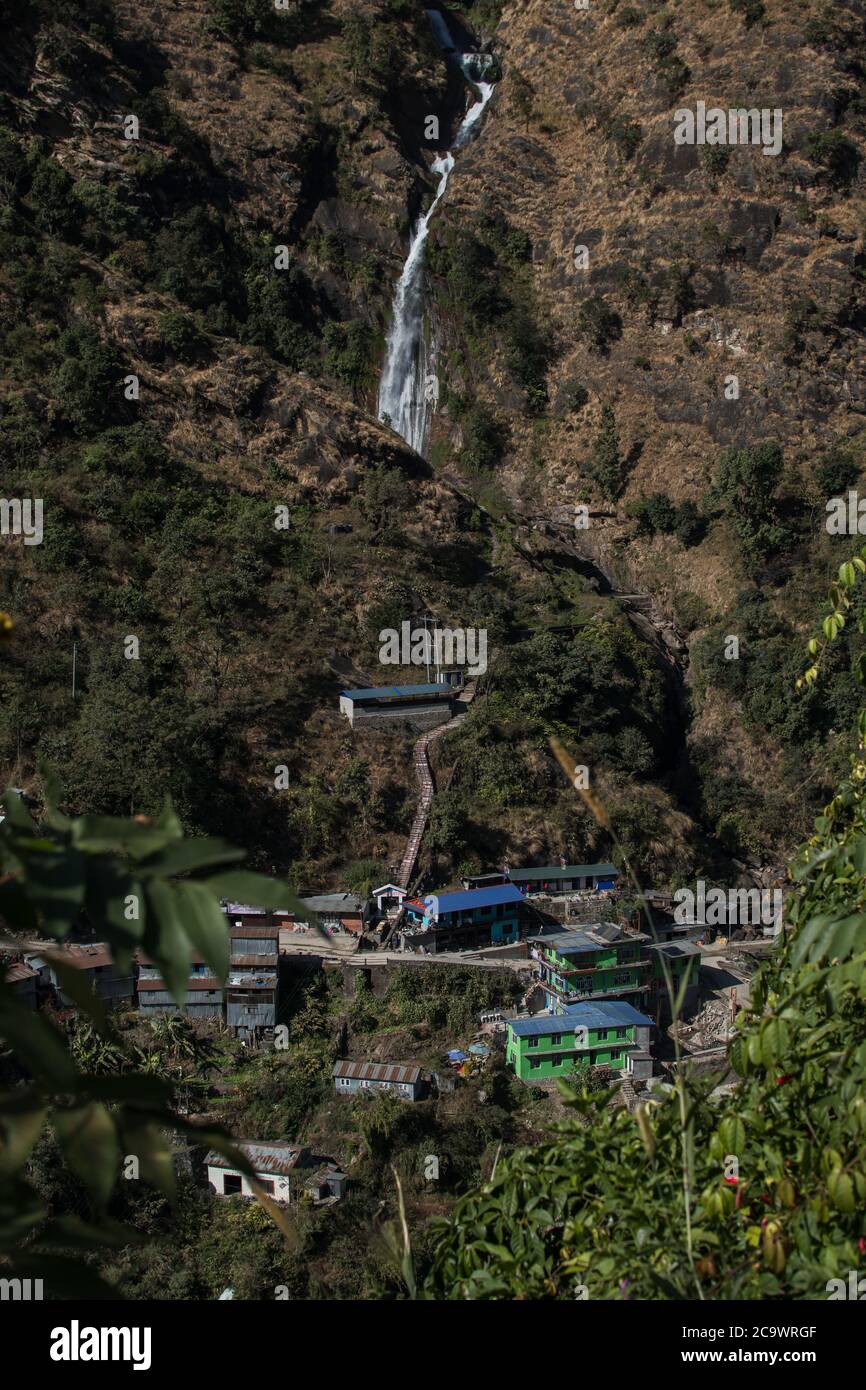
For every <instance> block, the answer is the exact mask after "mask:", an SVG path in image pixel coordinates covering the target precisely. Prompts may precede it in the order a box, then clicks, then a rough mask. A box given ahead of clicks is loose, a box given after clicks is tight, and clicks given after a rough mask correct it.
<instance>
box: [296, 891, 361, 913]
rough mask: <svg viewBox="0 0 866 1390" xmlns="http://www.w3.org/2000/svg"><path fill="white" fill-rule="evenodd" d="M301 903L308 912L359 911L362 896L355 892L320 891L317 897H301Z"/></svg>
mask: <svg viewBox="0 0 866 1390" xmlns="http://www.w3.org/2000/svg"><path fill="white" fill-rule="evenodd" d="M300 902H301V905H302V906H303V907H305V908H306V909H307V911H308V912H346V913H356V912H360V911H361V909H362V908H363V906H364V900H363V898H359V897H358V896H357V894H356V893H321V894H319V895H318V897H313V898H301V899H300Z"/></svg>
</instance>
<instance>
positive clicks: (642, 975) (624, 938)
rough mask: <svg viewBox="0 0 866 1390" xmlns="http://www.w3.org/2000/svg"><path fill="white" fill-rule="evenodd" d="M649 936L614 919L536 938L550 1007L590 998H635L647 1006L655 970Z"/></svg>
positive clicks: (533, 940)
mask: <svg viewBox="0 0 866 1390" xmlns="http://www.w3.org/2000/svg"><path fill="white" fill-rule="evenodd" d="M646 940H647V938H646V937H645V936H641V935H639V934H635V933H632V932H626V931H624V930H623V929H622V927H618V926H615V925H613V924H612V923H610V922H599V923H596V924H594V925H591V926H585V927H581V928H580V930H578V931H563V932H561V933H555V934H553V935H543V936H535V937H530V938H529V945H530V954H531V956H532V957H533V959H534V960H536V961H537V962H538V967H539V972H540V984H541V988H542V990H543V993H544V997H545V1001H546V1004H545V1007H546V1008H548V1009H551V1010H557V1009H563V1008H567V1007H568V1005H569V1004H576V1003H579V1002H580V1001H581V1000H584V999H627V998H629V999H631V1001H632V1002H633V1003H634V1004H635V1005H637V1007H639V1008H645V1007H646V1004H647V1000H648V998H649V983H648V981H649V976H650V973H651V962H650V961H649V960H648V959H646V957H645V956H644V954H643V952H642V950H641V947H642V945H643V943H644V942H645V941H646Z"/></svg>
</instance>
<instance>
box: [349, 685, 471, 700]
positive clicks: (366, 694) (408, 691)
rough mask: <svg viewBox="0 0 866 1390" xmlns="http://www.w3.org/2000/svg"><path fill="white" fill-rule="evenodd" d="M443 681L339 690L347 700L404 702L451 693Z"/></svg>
mask: <svg viewBox="0 0 866 1390" xmlns="http://www.w3.org/2000/svg"><path fill="white" fill-rule="evenodd" d="M451 688H452V687H451V686H450V685H447V684H446V683H445V682H444V681H439V682H438V683H437V682H435V681H434V682H433V683H432V684H431V685H373V686H370V687H369V689H367V690H341V691H340V695H341V696H345V698H346V699H347V700H405V699H412V697H413V696H415V695H442V694H446V693H449V692H450V691H451Z"/></svg>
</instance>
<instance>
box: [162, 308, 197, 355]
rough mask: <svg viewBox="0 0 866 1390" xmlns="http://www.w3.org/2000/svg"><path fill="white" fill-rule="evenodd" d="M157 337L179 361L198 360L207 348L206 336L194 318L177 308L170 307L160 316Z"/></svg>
mask: <svg viewBox="0 0 866 1390" xmlns="http://www.w3.org/2000/svg"><path fill="white" fill-rule="evenodd" d="M159 337H160V342H161V343H162V345H163V347H164V348H167V349H168V351H169V352H170V353H171V355H172V356H173V357H176V358H177V360H178V361H179V362H186V363H194V362H199V361H200V360H201V359H202V357H203V356H204V353H205V351H206V349H207V338H206V337H205V335H204V334H203V333H202V331H201V329H200V328H199V326H198V324H197V323H196V321H195V319H193V318H190V316H189V314H184V313H182V312H181V311H180V310H179V309H170V310H169V312H168V313H167V314H162V315H161V316H160V319H159Z"/></svg>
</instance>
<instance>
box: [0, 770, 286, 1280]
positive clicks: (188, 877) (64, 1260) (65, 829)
mask: <svg viewBox="0 0 866 1390" xmlns="http://www.w3.org/2000/svg"><path fill="white" fill-rule="evenodd" d="M43 781H44V786H45V802H46V806H47V810H46V814H45V817H44V822H43V823H40V824H37V823H36V822H35V821H34V820H33V818H32V817H31V814H30V812H29V811H28V809H27V807H26V805H25V803H24V800H23V798H22V796H21V795H20V794H19V793H17V792H15V791H7V792H6V794H5V795H4V796H3V798H2V804H3V806H4V807H5V812H6V814H5V817H4V819H3V820H2V823H0V923H2V924H3V926H4V927H5V931H6V942H5V944H6V945H7V946H12V947H13V948H14V947H16V946H20V947H22V948H24V947H25V945H26V944H27V943H28V942H29V941H33V940H38V941H39V942H40V943H44V941H45V938H46V937H47V938H50V939H51V940H53V941H55V942H57V943H58V944H59V943H61V942H63V940H64V939H65V938H67V937H68V936H69V934H70V932H71V931H72V928H73V927H74V926H75V925H76V924H77V923H78V922H79V921H81V920H82V919H86V920H87V921H88V922H89V923H90V924H91V925H92V926H93V927H94V928H95V929H96V930H97V931H98V933H99V934H100V936H101V937H102V938H103V939H104V940H105V942H106V943H107V946H108V948H109V950H110V952H111V955H112V958H113V960H114V961H115V963H116V964H117V965H118V966H120V967H121V968H123V969H128V968H129V967H130V965H131V963H132V959H133V954H134V953H135V952H136V951H137V950H141V951H143V952H144V953H145V954H146V955H147V956H148V957H149V958H150V959H151V960H153V961H154V962H155V963H156V965H157V966H158V967H159V969H160V971H161V972H162V975H163V978H164V979H165V982H166V985H167V987H168V989H169V990H170V991H171V994H172V995H173V997H174V998H175V999H176V1000H178V1001H180V1000H181V999H182V998H183V996H184V994H185V991H186V983H187V978H188V975H189V967H190V959H191V953H192V952H193V951H195V952H198V953H200V954H201V955H202V956H203V957H204V959H205V960H206V961H207V963H208V965H209V966H210V968H211V970H212V971H213V972H214V974H215V975H216V976H217V977H218V978H219V979H220V980H225V978H226V975H227V973H228V966H229V939H228V930H227V926H226V919H225V916H224V914H223V912H222V910H221V906H220V902H221V899H225V898H233V899H235V900H240V901H245V902H254V903H256V904H258V905H261V906H263V907H267V908H292V907H295V906H296V905H297V904H296V899H295V897H294V895H293V893H292V892H291V890H290V889H289V888H288V887H285V886H283V885H281V884H278V883H276V882H274V881H273V880H271V879H269V878H266V877H264V876H263V875H260V874H255V873H250V872H248V871H245V870H243V869H238V868H236V867H233V866H234V865H236V863H237V861H238V860H240V859H242V858H243V851H241V850H236V849H234V848H233V847H232V846H231V845H229V844H227V843H226V842H225V841H223V840H219V839H186V838H184V835H183V830H182V828H181V825H180V822H179V821H178V818H177V816H176V815H175V813H174V811H173V810H172V807H171V805H170V804H168V803H167V804H166V806H165V808H164V810H163V812H162V814H161V815H160V816H159V818H158V819H155V820H151V819H148V818H146V817H136V818H134V819H130V820H126V819H120V818H115V817H94V816H86V815H85V816H79V817H77V818H74V819H70V818H68V817H67V816H65V815H63V814H62V812H61V811H60V810H59V804H60V799H61V798H60V790H59V787H58V785H57V783H56V781H55V779H54V778H53V777H52V776H51V775H50V774H48V773H46V772H45V770H44V769H43ZM43 949H44V948H43ZM49 954H50V958H51V963H52V966H53V968H54V969H55V970H56V971H57V973H58V977H59V978H60V981H61V984H62V988H63V990H64V992H65V993H66V994H68V996H69V997H70V998H71V999H73V1001H74V1003H75V1006H76V1008H77V1009H78V1011H79V1015H80V1016H81V1017H82V1018H83V1019H84V1020H85V1021H86V1023H87V1025H89V1028H90V1029H91V1030H92V1032H93V1033H94V1034H95V1035H97V1036H98V1037H99V1038H101V1039H103V1040H104V1041H105V1042H106V1044H107V1045H109V1044H110V1042H111V1039H112V1036H113V1033H112V1029H111V1024H110V1020H109V1019H108V1018H107V1016H106V1014H105V1010H104V1008H103V1006H102V1003H101V1001H100V1000H99V999H98V998H97V997H96V995H95V994H94V993H93V992H92V991H91V990H90V988H89V986H88V985H87V983H86V981H85V978H84V976H83V975H82V973H81V972H80V971H78V970H76V969H75V968H74V967H72V966H71V965H70V964H69V963H68V962H67V961H65V960H64V958H63V953H62V951H60V950H58V951H54V952H49ZM0 1039H2V1041H3V1042H4V1043H5V1045H6V1051H5V1052H3V1053H0V1069H2V1072H0V1074H2V1078H3V1081H4V1083H5V1084H4V1088H3V1090H2V1091H0V1268H2V1270H3V1273H4V1277H21V1278H28V1277H30V1278H41V1279H43V1280H44V1282H45V1285H46V1288H47V1289H48V1290H49V1291H50V1295H51V1296H60V1297H63V1296H67V1295H74V1296H77V1297H81V1296H89V1297H115V1296H116V1294H115V1292H114V1290H113V1289H112V1287H111V1286H110V1285H108V1284H107V1283H106V1282H105V1281H104V1280H103V1279H101V1278H100V1276H99V1275H98V1274H97V1273H96V1272H95V1271H94V1270H93V1269H92V1268H91V1267H90V1265H89V1263H88V1260H87V1258H86V1255H87V1252H90V1251H98V1250H99V1249H100V1248H102V1247H106V1246H122V1245H129V1244H133V1243H135V1242H136V1241H138V1240H139V1239H140V1237H139V1236H138V1234H137V1233H136V1232H135V1231H134V1230H131V1229H129V1228H127V1227H124V1226H122V1225H119V1224H118V1223H117V1222H115V1221H113V1220H112V1219H111V1218H110V1216H109V1215H108V1214H107V1209H108V1206H109V1202H110V1199H111V1196H112V1192H113V1190H114V1187H115V1184H116V1183H117V1181H118V1179H119V1177H120V1173H121V1167H122V1163H123V1161H124V1159H125V1158H126V1157H128V1156H130V1155H134V1156H135V1157H136V1158H137V1160H138V1169H139V1173H140V1176H141V1177H142V1178H143V1179H144V1180H145V1181H146V1182H149V1183H152V1184H153V1185H154V1186H155V1187H157V1188H158V1189H159V1190H160V1191H161V1192H163V1193H164V1194H165V1195H166V1197H168V1198H169V1199H172V1197H173V1195H174V1191H175V1171H174V1162H173V1150H172V1143H171V1139H170V1135H171V1133H172V1132H175V1133H178V1134H180V1135H182V1136H184V1137H185V1138H186V1139H187V1140H189V1141H191V1142H195V1143H198V1144H207V1145H209V1146H210V1147H211V1148H215V1149H217V1150H218V1151H219V1152H221V1153H223V1154H225V1155H226V1156H227V1157H229V1158H230V1160H231V1162H232V1163H233V1164H234V1166H236V1167H237V1168H238V1169H239V1170H240V1171H242V1172H244V1173H245V1174H246V1176H247V1177H248V1178H250V1179H254V1174H253V1172H252V1169H251V1168H250V1165H249V1163H248V1162H247V1160H246V1158H245V1157H244V1155H243V1153H241V1152H240V1151H238V1150H237V1149H236V1148H235V1147H234V1145H233V1144H232V1141H231V1136H230V1135H229V1134H228V1133H227V1132H226V1131H225V1130H224V1129H222V1128H219V1127H212V1126H208V1127H203V1126H200V1125H196V1124H193V1123H191V1122H190V1121H189V1120H188V1119H186V1118H185V1117H184V1116H183V1115H180V1114H178V1113H176V1110H175V1109H174V1107H173V1102H174V1087H173V1086H172V1085H171V1084H169V1083H168V1082H166V1081H165V1080H164V1079H161V1078H159V1077H156V1076H153V1075H147V1074H144V1073H143V1072H141V1071H135V1070H129V1071H125V1072H119V1071H117V1070H116V1069H115V1070H112V1071H109V1072H108V1073H107V1074H106V1072H105V1070H104V1069H101V1068H100V1069H98V1070H95V1069H93V1068H92V1067H91V1068H90V1069H87V1070H83V1069H82V1068H81V1066H80V1065H79V1064H78V1063H77V1062H76V1060H75V1057H74V1056H73V1051H72V1050H71V1047H70V1040H69V1039H68V1038H67V1037H66V1036H64V1034H63V1033H61V1032H60V1030H59V1029H58V1028H57V1027H55V1026H54V1024H53V1023H52V1022H51V1021H50V1020H49V1019H48V1018H47V1017H46V1016H45V1015H44V1014H42V1013H36V1012H34V1011H33V1010H32V1009H30V1008H28V1007H27V1006H26V1005H25V1004H24V1003H22V1002H21V1000H20V999H19V998H17V997H16V994H15V992H14V989H13V988H12V986H11V985H10V984H9V983H8V982H7V980H6V979H5V978H0ZM78 1055H79V1057H81V1055H82V1054H81V1049H78ZM93 1055H94V1054H93V1051H92V1049H91V1050H90V1052H89V1054H88V1059H90V1058H92V1056H93ZM46 1125H49V1126H50V1127H51V1129H52V1130H53V1132H54V1135H55V1138H56V1140H57V1143H58V1146H59V1148H60V1150H61V1152H62V1155H63V1159H64V1162H65V1163H66V1164H67V1165H68V1167H69V1169H70V1171H71V1172H72V1173H73V1174H75V1176H76V1177H77V1178H78V1179H80V1181H81V1182H82V1184H83V1185H84V1187H85V1189H86V1190H87V1193H88V1195H89V1198H90V1202H91V1206H92V1214H91V1219H90V1220H89V1221H83V1220H81V1219H79V1218H78V1217H73V1216H63V1217H59V1218H54V1217H53V1216H52V1214H51V1212H50V1211H48V1210H47V1208H46V1206H45V1204H44V1203H43V1201H42V1200H41V1198H40V1197H39V1195H38V1193H37V1192H36V1190H35V1189H34V1188H33V1187H32V1185H31V1184H30V1183H29V1182H28V1180H27V1175H26V1165H27V1161H28V1158H29V1156H30V1154H31V1153H32V1152H33V1149H34V1147H35V1145H36V1144H37V1141H38V1140H39V1137H40V1135H41V1134H42V1132H43V1129H44V1127H45V1126H46ZM254 1190H255V1188H254ZM256 1197H257V1198H258V1200H259V1201H260V1202H261V1204H262V1205H263V1206H264V1207H265V1209H266V1210H267V1211H268V1213H269V1214H270V1216H271V1217H272V1219H273V1220H274V1221H275V1222H276V1223H277V1225H278V1226H279V1227H280V1228H281V1229H282V1230H284V1234H286V1235H287V1236H289V1235H290V1234H291V1233H290V1231H289V1230H288V1229H287V1228H286V1218H285V1216H284V1214H283V1213H282V1212H280V1211H279V1209H278V1208H277V1207H276V1206H275V1204H274V1203H273V1202H272V1201H271V1199H270V1198H269V1197H268V1196H267V1195H266V1194H265V1193H264V1192H263V1191H261V1190H260V1189H259V1190H256Z"/></svg>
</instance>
